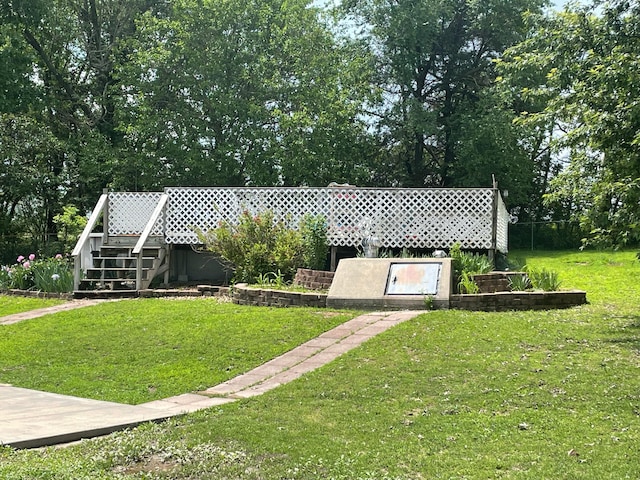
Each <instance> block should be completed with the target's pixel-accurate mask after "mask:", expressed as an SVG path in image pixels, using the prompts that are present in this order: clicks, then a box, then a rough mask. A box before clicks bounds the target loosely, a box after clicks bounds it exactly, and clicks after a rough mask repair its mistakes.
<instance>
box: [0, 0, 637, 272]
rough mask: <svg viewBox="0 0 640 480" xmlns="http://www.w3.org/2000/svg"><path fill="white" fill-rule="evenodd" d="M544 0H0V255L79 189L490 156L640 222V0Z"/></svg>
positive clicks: (463, 168) (261, 180)
mask: <svg viewBox="0 0 640 480" xmlns="http://www.w3.org/2000/svg"><path fill="white" fill-rule="evenodd" d="M545 6H547V2H546V1H545V0H416V1H412V2H397V1H391V0H343V1H341V2H336V6H335V8H329V6H325V5H324V4H323V3H322V2H312V1H310V0H261V1H258V0H249V1H240V0H174V1H171V2H167V1H165V0H127V1H123V0H22V1H20V2H16V1H11V0H0V20H1V24H0V60H1V61H2V64H3V66H4V67H5V68H3V69H2V70H0V87H1V88H0V128H1V129H2V130H1V131H0V243H2V245H3V252H9V253H6V257H5V258H3V261H9V260H10V259H11V257H13V251H12V250H11V249H12V248H22V247H20V245H19V244H20V242H22V243H23V244H31V243H34V242H35V244H37V245H36V246H40V247H42V245H44V244H45V243H46V241H47V238H49V236H48V233H49V234H50V233H55V228H56V224H55V222H54V221H53V218H54V216H55V215H56V214H60V213H61V212H62V210H63V206H69V205H74V206H76V207H77V208H78V210H79V211H80V212H84V211H86V210H88V209H90V208H91V207H92V206H93V205H94V203H95V200H96V198H97V197H98V195H99V194H100V193H101V192H102V190H103V189H104V188H111V189H118V190H158V189H161V188H162V187H164V186H173V185H177V186H180V185H184V186H189V185H193V186H201V185H211V186H215V185H284V186H297V185H312V186H322V185H327V184H328V183H330V182H334V181H335V182H338V183H351V184H356V185H362V186H368V185H374V186H383V187H385V186H418V187H478V186H487V185H491V181H492V177H494V176H495V178H496V179H497V180H498V182H499V185H500V186H501V188H503V189H507V190H509V197H508V199H507V202H508V206H509V208H510V209H511V210H512V213H514V214H517V215H518V216H519V217H520V218H521V219H523V220H525V221H534V220H535V221H538V220H545V219H563V220H576V221H580V222H581V225H582V227H583V228H584V229H586V230H587V231H588V232H591V235H589V238H590V239H591V241H594V240H598V241H601V243H604V244H609V245H621V244H625V243H633V242H637V241H638V240H639V239H640V227H639V225H640V214H639V212H638V211H639V210H640V208H639V207H638V202H639V200H640V180H639V178H640V167H639V165H640V160H639V159H638V143H639V140H638V133H637V132H638V128H637V127H638V125H637V123H638V120H637V118H638V113H637V110H638V107H637V100H636V99H637V98H638V93H639V92H638V91H637V90H638V88H640V87H639V86H638V85H640V82H639V81H638V80H640V79H638V78H637V77H638V75H639V74H638V68H637V66H638V65H637V63H638V58H639V57H638V53H640V52H639V45H638V38H639V35H638V33H639V32H638V18H640V17H639V16H638V14H639V13H640V11H639V10H640V7H639V6H638V3H637V2H628V1H621V0H616V1H612V2H610V3H608V4H606V5H605V6H602V7H600V8H596V7H595V6H591V7H571V8H569V9H567V10H565V11H563V12H553V11H550V10H545V9H544V8H545ZM340 26H342V27H345V26H346V28H340ZM8 239H13V240H11V241H12V242H13V244H14V247H11V248H9V247H7V245H8V243H7V242H9V240H8ZM16 242H17V243H16Z"/></svg>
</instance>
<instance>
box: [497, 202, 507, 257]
mask: <svg viewBox="0 0 640 480" xmlns="http://www.w3.org/2000/svg"><path fill="white" fill-rule="evenodd" d="M496 250H498V251H500V252H502V253H507V251H508V250H509V211H508V210H507V207H506V205H505V204H504V201H503V200H502V197H501V196H500V195H498V211H497V218H496Z"/></svg>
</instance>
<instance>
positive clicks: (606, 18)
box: [499, 1, 640, 246]
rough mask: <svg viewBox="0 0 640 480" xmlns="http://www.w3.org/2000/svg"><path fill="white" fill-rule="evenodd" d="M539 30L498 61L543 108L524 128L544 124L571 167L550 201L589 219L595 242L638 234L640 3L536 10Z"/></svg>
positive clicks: (509, 84) (525, 97)
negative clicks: (541, 14)
mask: <svg viewBox="0 0 640 480" xmlns="http://www.w3.org/2000/svg"><path fill="white" fill-rule="evenodd" d="M530 21H531V33H530V35H529V37H528V38H527V39H526V40H525V41H523V42H522V43H520V44H519V45H517V46H515V47H513V48H512V49H510V50H508V51H507V52H506V54H505V56H504V57H503V58H502V60H501V62H500V65H499V67H500V69H501V71H502V72H503V73H504V75H505V77H504V79H503V83H504V87H505V88H507V89H509V90H510V91H512V92H515V95H516V96H517V97H518V98H519V99H521V100H522V101H523V102H526V103H529V104H534V105H538V108H537V109H536V110H534V111H524V112H521V113H520V122H521V123H522V124H524V125H529V126H535V127H537V128H540V126H542V125H546V126H547V127H546V128H547V131H548V133H549V135H550V136H551V146H552V148H553V149H554V150H555V152H556V153H557V155H558V156H559V157H560V158H562V159H564V163H565V166H564V168H563V169H562V170H561V171H559V173H558V175H556V176H555V177H554V178H553V180H552V181H551V185H550V188H549V190H548V191H546V192H545V197H544V198H545V200H546V203H547V206H549V207H551V208H553V209H555V210H561V211H564V212H565V214H566V215H567V216H568V217H570V218H573V219H575V220H578V221H580V222H581V223H582V225H583V227H584V228H585V230H586V231H587V232H588V233H589V235H588V237H587V238H586V239H585V240H586V242H587V243H594V244H598V245H609V246H611V245H614V246H615V245H617V246H620V245H625V244H629V243H631V244H634V243H637V241H638V240H639V239H640V149H639V145H640V133H639V132H640V103H639V102H640V70H639V68H638V66H639V61H640V60H639V58H640V35H639V34H640V6H639V5H638V4H637V2H626V1H614V2H611V3H609V4H606V5H605V6H603V7H602V11H601V13H597V12H595V11H594V10H593V8H584V7H583V8H578V9H574V10H566V11H564V12H561V13H559V14H557V15H554V16H550V17H532V18H530Z"/></svg>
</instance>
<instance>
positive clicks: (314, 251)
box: [300, 214, 329, 270]
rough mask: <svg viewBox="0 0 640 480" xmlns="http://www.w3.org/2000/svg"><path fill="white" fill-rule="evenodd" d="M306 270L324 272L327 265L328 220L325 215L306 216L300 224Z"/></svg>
mask: <svg viewBox="0 0 640 480" xmlns="http://www.w3.org/2000/svg"><path fill="white" fill-rule="evenodd" d="M300 233H301V234H302V257H303V261H304V264H303V265H302V266H303V267H304V268H311V269H314V270H323V269H324V268H325V266H326V264H327V252H328V251H329V244H328V242H327V219H326V218H325V217H324V215H311V214H306V215H305V216H304V217H303V218H302V222H300Z"/></svg>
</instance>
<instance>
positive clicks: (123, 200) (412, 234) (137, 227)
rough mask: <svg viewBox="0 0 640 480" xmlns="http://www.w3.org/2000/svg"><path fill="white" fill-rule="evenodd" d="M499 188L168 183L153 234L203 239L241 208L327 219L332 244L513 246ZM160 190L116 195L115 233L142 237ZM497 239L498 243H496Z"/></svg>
mask: <svg viewBox="0 0 640 480" xmlns="http://www.w3.org/2000/svg"><path fill="white" fill-rule="evenodd" d="M494 192H495V190H492V189H402V188H398V189H392V188H389V189H372V188H355V187H354V188H351V187H332V188H307V187H302V188H276V187H272V188H257V187H254V188H167V189H165V193H166V194H167V195H168V197H169V198H168V202H167V206H166V209H165V212H164V217H161V218H160V219H159V220H158V221H157V222H156V225H155V226H154V228H153V231H152V235H164V236H165V241H166V242H167V243H173V244H197V243H198V238H197V235H196V233H195V230H196V229H201V230H207V229H210V228H215V227H216V226H217V225H218V224H219V222H220V221H221V220H228V221H230V222H232V223H235V222H237V220H238V218H239V216H240V214H241V213H242V211H244V210H247V211H249V212H250V213H251V214H256V213H258V212H260V211H264V210H271V211H272V212H273V213H274V215H275V216H276V218H278V219H282V220H285V221H286V222H288V223H289V224H290V225H291V226H293V227H296V226H297V225H298V224H299V222H300V220H301V219H302V217H303V216H304V215H305V214H307V213H310V214H314V215H317V214H322V215H324V216H325V217H326V218H327V224H328V230H327V234H328V240H329V244H330V245H332V246H359V245H360V244H361V242H362V239H363V238H364V237H365V236H367V235H368V234H369V233H372V234H374V235H376V236H377V237H378V238H379V239H380V241H381V243H382V246H384V247H387V248H389V247H396V248H402V247H406V248H425V249H431V248H434V249H435V248H448V247H450V246H451V245H453V244H454V243H456V242H458V243H460V245H461V246H462V248H464V249H479V250H485V249H492V248H496V247H497V249H498V250H500V251H503V252H506V251H507V240H508V238H507V236H508V232H507V227H508V212H507V210H506V208H505V206H504V203H503V202H502V199H501V198H500V196H499V195H498V196H497V199H498V204H497V219H496V225H497V228H496V232H495V235H494V232H493V225H494V222H493V209H494V206H493V201H494V195H495V193H494ZM161 195H162V193H161V192H151V193H130V192H112V193H110V194H109V235H139V234H140V233H141V232H142V230H143V229H144V227H145V225H146V224H147V222H148V221H149V218H150V217H151V214H152V212H153V210H154V208H155V206H156V205H157V202H158V201H159V199H160V196H161ZM494 238H495V241H496V246H495V247H494V245H493V242H494Z"/></svg>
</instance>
